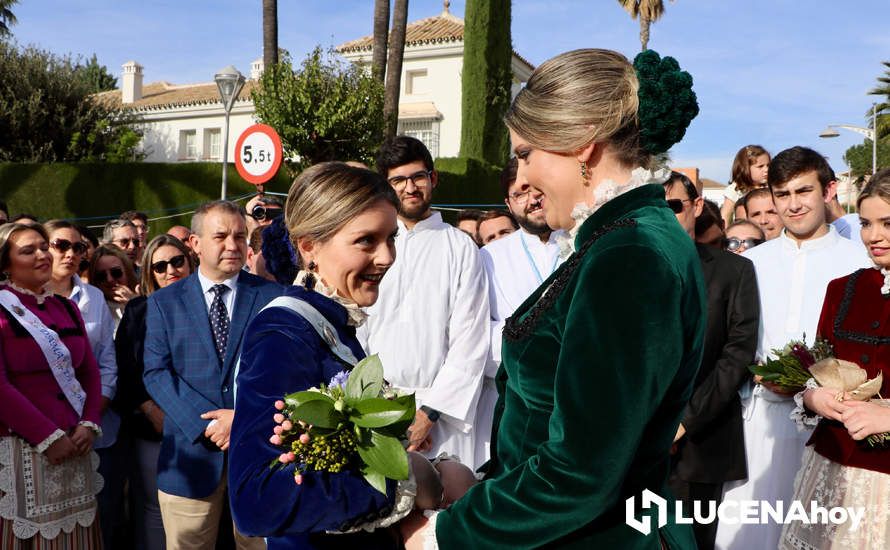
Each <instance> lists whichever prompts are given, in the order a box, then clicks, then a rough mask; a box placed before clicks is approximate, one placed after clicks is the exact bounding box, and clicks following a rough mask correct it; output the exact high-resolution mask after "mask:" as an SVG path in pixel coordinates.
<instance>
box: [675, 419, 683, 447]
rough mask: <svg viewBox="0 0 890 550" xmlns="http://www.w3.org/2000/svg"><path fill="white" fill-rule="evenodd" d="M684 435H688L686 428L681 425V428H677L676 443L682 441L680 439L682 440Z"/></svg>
mask: <svg viewBox="0 0 890 550" xmlns="http://www.w3.org/2000/svg"><path fill="white" fill-rule="evenodd" d="M684 435H686V426H684V425H683V424H680V425H679V426H677V435H675V436H674V443H676V442H677V441H680V439H682V438H683V436H684Z"/></svg>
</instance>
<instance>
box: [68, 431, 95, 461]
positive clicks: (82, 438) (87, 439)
mask: <svg viewBox="0 0 890 550" xmlns="http://www.w3.org/2000/svg"><path fill="white" fill-rule="evenodd" d="M94 439H96V432H94V431H93V430H92V429H91V428H87V427H86V426H82V425H78V426H77V427H76V428H74V431H73V432H72V433H71V442H72V443H74V446H75V447H76V448H77V455H76V456H83V455H85V454H87V453H88V452H90V449H92V448H93V440H94Z"/></svg>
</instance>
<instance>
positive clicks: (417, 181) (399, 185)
mask: <svg viewBox="0 0 890 550" xmlns="http://www.w3.org/2000/svg"><path fill="white" fill-rule="evenodd" d="M432 174H433V172H432V171H431V170H421V171H420V172H414V173H413V174H411V175H410V176H393V177H391V178H389V179H388V180H386V181H388V182H389V184H390V185H392V187H393V189H395V190H396V191H401V190H402V189H404V188H405V186H406V185H408V180H411V183H413V184H414V187H417V188H418V189H420V188H424V187H428V186H429V184H430V182H432Z"/></svg>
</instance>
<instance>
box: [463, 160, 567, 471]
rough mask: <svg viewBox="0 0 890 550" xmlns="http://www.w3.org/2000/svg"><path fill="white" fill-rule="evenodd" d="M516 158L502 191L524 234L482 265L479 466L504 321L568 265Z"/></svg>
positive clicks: (485, 451) (490, 249)
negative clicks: (487, 337)
mask: <svg viewBox="0 0 890 550" xmlns="http://www.w3.org/2000/svg"><path fill="white" fill-rule="evenodd" d="M517 164H518V163H517V161H516V158H515V157H514V158H511V159H510V160H509V161H508V162H507V165H506V166H505V167H504V169H503V171H502V172H501V177H500V186H501V191H502V192H503V194H504V203H506V205H507V209H508V210H509V211H510V213H511V214H513V217H514V218H515V219H516V221H517V223H519V230H518V231H514V232H513V233H511V234H509V235H507V236H506V237H504V238H502V239H498V240H496V241H493V242H491V243H489V244H487V245H486V246H485V247H484V248H482V252H481V253H482V263H483V264H484V265H485V272H486V274H487V275H488V283H489V298H490V300H491V360H490V361H489V362H488V364H487V365H486V367H485V379H484V382H483V384H482V396H481V397H480V398H479V407H478V409H477V410H478V415H477V418H478V421H477V425H478V426H480V432H479V434H477V439H476V462H477V463H482V462H485V461H486V460H488V458H490V457H489V445H490V440H491V434H490V433H489V432H490V430H488V429H485V430H484V431H483V430H482V427H483V426H491V422H492V419H493V417H494V406H495V404H496V402H497V398H498V392H497V388H495V385H494V376H495V374H496V373H497V370H498V367H499V366H500V364H501V333H502V332H503V330H504V322H505V321H506V320H507V317H509V316H510V315H512V314H513V312H514V311H515V310H516V308H517V307H519V305H520V304H522V302H524V301H525V299H526V298H528V297H529V296H530V295H531V293H532V292H534V290H535V289H536V288H538V286H540V285H541V284H542V283H543V282H544V281H545V280H546V279H547V278H548V277H550V275H551V274H552V273H553V272H554V271H556V268H557V267H558V266H559V264H560V263H562V260H561V259H560V257H559V245H558V244H557V242H556V240H557V238H558V237H559V236H560V235H562V234H563V233H564V232H563V231H553V230H551V229H550V227H549V226H548V225H547V222H546V221H545V220H544V209H543V208H541V200H540V195H539V194H536V193H535V192H534V190H532V188H531V186H530V185H529V184H528V182H527V181H517V180H516V168H517Z"/></svg>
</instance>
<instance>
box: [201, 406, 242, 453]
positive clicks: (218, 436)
mask: <svg viewBox="0 0 890 550" xmlns="http://www.w3.org/2000/svg"><path fill="white" fill-rule="evenodd" d="M201 418H203V419H204V420H211V422H210V424H209V425H208V426H207V429H206V430H204V437H206V438H207V439H209V440H210V441H211V442H212V443H213V444H214V445H216V446H217V447H219V448H220V450H222V451H225V450H228V448H229V437H230V436H231V433H232V419H233V418H235V411H234V410H233V409H216V410H215V411H207V412H206V413H204V414H202V415H201ZM212 420H215V421H216V422H212Z"/></svg>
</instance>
